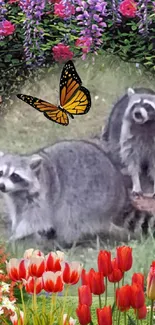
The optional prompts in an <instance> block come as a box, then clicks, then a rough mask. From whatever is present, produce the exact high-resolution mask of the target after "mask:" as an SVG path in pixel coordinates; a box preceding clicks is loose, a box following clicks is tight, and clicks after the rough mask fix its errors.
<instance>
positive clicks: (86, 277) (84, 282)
mask: <svg viewBox="0 0 155 325" xmlns="http://www.w3.org/2000/svg"><path fill="white" fill-rule="evenodd" d="M81 282H82V285H89V284H90V281H89V272H88V273H87V272H86V270H85V269H83V270H82V272H81Z"/></svg>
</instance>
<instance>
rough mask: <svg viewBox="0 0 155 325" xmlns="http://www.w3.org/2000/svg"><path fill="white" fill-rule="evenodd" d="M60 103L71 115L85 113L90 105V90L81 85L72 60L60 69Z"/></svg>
mask: <svg viewBox="0 0 155 325" xmlns="http://www.w3.org/2000/svg"><path fill="white" fill-rule="evenodd" d="M60 105H61V107H63V108H64V109H65V110H66V111H67V112H68V113H70V114H73V115H77V114H78V115H81V114H86V113H88V111H89V109H90V107H91V97H90V92H89V90H88V89H86V88H85V87H83V86H82V81H81V79H80V77H79V75H78V73H77V72H76V69H75V67H74V64H73V62H72V61H68V62H67V63H66V64H65V66H64V68H63V70H62V74H61V78H60Z"/></svg>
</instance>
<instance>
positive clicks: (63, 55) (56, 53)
mask: <svg viewBox="0 0 155 325" xmlns="http://www.w3.org/2000/svg"><path fill="white" fill-rule="evenodd" d="M52 52H53V57H54V60H55V61H58V62H63V61H65V60H71V59H72V58H73V55H74V53H73V52H72V51H71V50H70V48H69V46H68V45H65V44H62V43H59V44H57V45H55V46H53V48H52Z"/></svg>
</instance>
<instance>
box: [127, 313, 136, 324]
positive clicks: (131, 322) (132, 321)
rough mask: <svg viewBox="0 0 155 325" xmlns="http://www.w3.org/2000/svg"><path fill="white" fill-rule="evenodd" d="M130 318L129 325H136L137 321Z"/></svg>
mask: <svg viewBox="0 0 155 325" xmlns="http://www.w3.org/2000/svg"><path fill="white" fill-rule="evenodd" d="M127 316H128V325H136V323H135V321H134V320H133V319H132V318H131V316H129V315H127Z"/></svg>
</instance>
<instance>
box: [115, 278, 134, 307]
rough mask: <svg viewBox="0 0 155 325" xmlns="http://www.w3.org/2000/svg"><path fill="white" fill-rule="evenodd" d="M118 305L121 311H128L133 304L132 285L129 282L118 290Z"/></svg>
mask: <svg viewBox="0 0 155 325" xmlns="http://www.w3.org/2000/svg"><path fill="white" fill-rule="evenodd" d="M116 305H117V308H118V309H119V310H120V311H126V310H128V309H129V308H130V306H131V287H130V286H129V285H128V284H127V285H125V286H123V287H121V288H119V289H117V290H116Z"/></svg>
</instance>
